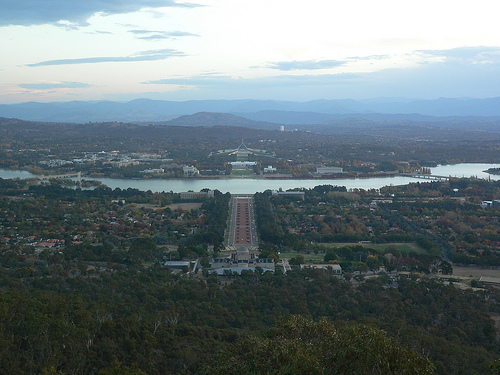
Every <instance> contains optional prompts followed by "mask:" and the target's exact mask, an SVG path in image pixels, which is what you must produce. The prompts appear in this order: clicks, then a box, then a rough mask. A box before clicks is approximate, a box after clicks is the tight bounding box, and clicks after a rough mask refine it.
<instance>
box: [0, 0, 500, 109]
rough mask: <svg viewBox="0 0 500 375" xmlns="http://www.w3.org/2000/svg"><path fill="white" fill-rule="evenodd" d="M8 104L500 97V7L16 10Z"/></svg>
mask: <svg viewBox="0 0 500 375" xmlns="http://www.w3.org/2000/svg"><path fill="white" fill-rule="evenodd" d="M1 9H2V12H1V13H0V45H1V46H2V64H1V65H0V104H9V103H19V102H26V101H40V102H51V101H72V100H113V101H127V100H132V99H136V98H150V99H164V100H178V101H185V100H199V99H269V100H294V101H308V100H315V99H342V98H353V99H368V98H376V97H406V98H422V99H434V98H438V97H475V98H487V97H498V96H500V24H499V23H498V19H497V18H498V17H497V11H496V9H497V2H496V1H494V0H478V1H475V2H474V4H472V3H471V2H465V1H459V2H457V1H449V0H440V1H434V0H433V1H430V0H421V1H418V2H417V1H396V0H380V1H377V2H373V1H368V0H352V1H335V2H334V1H330V0H308V1H298V0H265V1H264V0H251V1H250V0H199V1H197V0H190V1H173V0H120V1H118V2H116V1H111V0H72V1H70V2H68V1H67V0H38V1H37V2H36V8H34V7H33V2H32V1H26V0H17V1H10V0H9V1H7V2H4V3H3V4H2V7H1Z"/></svg>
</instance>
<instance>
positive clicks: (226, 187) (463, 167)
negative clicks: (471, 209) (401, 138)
mask: <svg viewBox="0 0 500 375" xmlns="http://www.w3.org/2000/svg"><path fill="white" fill-rule="evenodd" d="M488 168H500V164H471V163H464V164H455V165H445V166H438V167H436V168H432V174H435V175H438V176H453V177H471V176H477V177H479V178H486V179H487V178H489V177H491V179H492V180H499V179H500V176H494V175H489V174H487V173H484V172H483V171H484V170H486V169H488ZM0 177H1V178H17V177H19V178H29V177H36V176H35V175H33V174H31V173H29V172H26V171H11V170H6V169H0ZM97 180H99V181H101V182H102V183H103V184H105V185H107V186H109V187H110V188H112V189H115V188H121V189H127V188H129V187H130V188H135V189H139V190H151V191H153V192H161V191H167V192H169V191H172V192H174V193H179V192H181V191H188V190H193V191H200V190H201V189H204V188H208V189H217V190H219V191H221V192H223V193H226V192H230V193H232V194H253V193H255V192H261V191H264V190H267V189H276V190H277V189H280V188H282V189H283V190H287V189H293V188H301V187H302V188H308V189H310V188H313V187H315V186H317V185H337V186H345V187H347V189H355V188H358V189H365V190H368V189H379V188H381V187H384V186H389V185H406V184H408V183H410V182H416V181H428V180H419V179H416V178H411V177H384V178H366V179H341V180H265V179H249V178H246V179H243V178H242V179H215V180H188V179H185V180H132V179H117V178H98V179H97Z"/></svg>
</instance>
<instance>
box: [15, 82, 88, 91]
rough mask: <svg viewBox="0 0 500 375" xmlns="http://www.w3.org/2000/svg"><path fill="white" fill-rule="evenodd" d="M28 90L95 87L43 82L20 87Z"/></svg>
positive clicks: (86, 84)
mask: <svg viewBox="0 0 500 375" xmlns="http://www.w3.org/2000/svg"><path fill="white" fill-rule="evenodd" d="M18 86H19V87H21V88H23V89H28V90H53V89H82V88H89V87H93V85H90V84H88V83H82V82H42V83H22V84H19V85H18Z"/></svg>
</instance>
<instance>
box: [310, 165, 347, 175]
mask: <svg viewBox="0 0 500 375" xmlns="http://www.w3.org/2000/svg"><path fill="white" fill-rule="evenodd" d="M342 171H343V169H342V168H341V167H317V168H316V173H317V174H337V173H342Z"/></svg>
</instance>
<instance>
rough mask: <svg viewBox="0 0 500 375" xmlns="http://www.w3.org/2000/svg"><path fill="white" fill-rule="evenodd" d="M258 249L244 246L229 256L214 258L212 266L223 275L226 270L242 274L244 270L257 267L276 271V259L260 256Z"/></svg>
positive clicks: (251, 269)
mask: <svg viewBox="0 0 500 375" xmlns="http://www.w3.org/2000/svg"><path fill="white" fill-rule="evenodd" d="M257 254H258V252H257V251H250V250H248V249H246V248H242V249H241V250H238V251H237V252H234V253H231V256H230V257H229V258H214V259H213V260H212V263H211V266H212V271H213V272H217V273H218V274H219V275H223V274H224V273H225V272H231V273H232V272H237V273H239V274H241V272H242V271H244V270H249V271H255V270H256V269H257V267H259V268H262V269H263V270H264V272H265V271H272V272H274V259H272V258H259V257H258V256H257Z"/></svg>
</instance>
